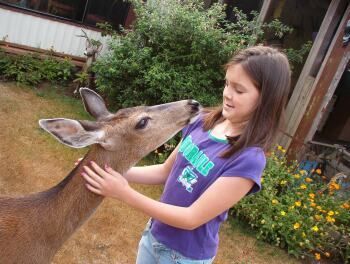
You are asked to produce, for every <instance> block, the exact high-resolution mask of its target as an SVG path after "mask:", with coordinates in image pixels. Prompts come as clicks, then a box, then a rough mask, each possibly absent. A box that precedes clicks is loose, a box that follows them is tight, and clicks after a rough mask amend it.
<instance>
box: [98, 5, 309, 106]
mask: <svg viewBox="0 0 350 264" xmlns="http://www.w3.org/2000/svg"><path fill="white" fill-rule="evenodd" d="M142 2H143V1H133V5H134V8H135V12H136V17H137V19H136V21H135V24H134V26H133V28H132V30H122V34H119V35H117V34H113V33H112V40H111V41H110V43H109V51H110V52H109V53H108V54H107V55H105V56H103V57H102V58H100V59H99V60H98V61H97V63H96V64H95V66H94V71H95V72H96V75H97V86H98V87H99V89H100V90H101V91H103V92H104V93H105V94H106V95H107V96H108V98H109V99H110V101H111V102H112V103H113V104H115V105H116V106H117V107H129V106H135V105H140V104H146V105H153V104H158V103H164V102H169V101H176V100H180V99H187V98H194V99H196V100H198V101H199V102H200V103H201V104H202V105H205V106H213V105H217V104H219V103H220V102H221V97H222V88H223V79H224V71H223V65H224V64H225V63H226V62H227V61H228V59H229V58H230V57H231V56H232V55H233V54H234V53H235V52H236V51H237V50H239V49H242V48H244V47H247V46H248V45H252V44H255V43H262V42H263V37H264V32H265V31H269V32H271V31H272V32H274V34H275V37H276V38H281V37H282V36H283V35H284V34H286V33H288V32H291V28H289V27H287V26H285V25H282V24H281V23H280V22H279V21H278V20H274V21H272V22H270V23H269V24H261V23H259V22H258V14H257V13H254V14H253V19H252V20H248V19H247V16H246V15H245V14H243V13H242V12H240V11H239V10H237V9H235V11H234V12H235V16H236V18H237V22H235V23H231V22H227V21H225V12H224V8H225V6H224V5H222V4H213V5H212V6H211V7H210V8H209V9H205V8H204V7H203V1H199V0H187V1H170V0H164V1H160V2H159V1H158V2H157V1H148V3H147V4H144V3H142ZM106 28H107V31H108V32H109V34H111V32H110V30H108V27H105V29H106ZM293 51H294V52H293ZM307 52H308V46H306V48H305V47H303V48H301V49H300V50H299V51H295V50H289V51H288V54H290V55H291V56H290V57H291V59H293V61H295V62H297V60H300V57H303V55H304V54H305V53H307Z"/></svg>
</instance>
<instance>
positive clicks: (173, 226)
mask: <svg viewBox="0 0 350 264" xmlns="http://www.w3.org/2000/svg"><path fill="white" fill-rule="evenodd" d="M225 69H226V77H225V80H226V83H225V88H224V91H223V102H222V106H220V107H217V108H215V109H210V110H205V111H203V113H202V114H201V116H200V118H199V119H198V120H197V121H196V122H194V123H193V124H190V125H189V126H188V127H186V128H185V129H184V130H183V134H182V140H181V142H180V144H179V145H178V146H177V147H176V148H175V150H174V151H173V152H172V153H171V155H170V156H169V158H168V159H167V160H166V161H165V162H164V163H163V164H159V165H153V166H147V167H133V168H131V169H130V170H129V171H128V172H127V173H126V175H124V176H121V175H120V174H119V173H118V172H116V171H114V170H113V169H111V168H109V167H108V166H106V167H105V168H104V169H102V168H100V167H99V166H98V165H96V163H94V162H92V163H91V167H87V166H86V167H84V168H85V173H83V177H84V179H85V180H86V181H87V188H88V189H89V190H90V191H92V192H94V193H96V194H100V195H104V196H106V197H112V198H115V199H119V200H121V201H124V202H125V203H127V204H129V205H130V206H132V207H134V208H136V209H138V210H141V211H142V212H144V213H145V214H147V215H149V216H150V217H151V221H150V222H149V224H148V225H147V228H146V230H145V232H144V234H143V236H142V238H141V241H140V243H139V249H138V255H137V263H138V264H151V263H212V262H213V259H214V257H215V255H216V253H217V249H218V243H219V237H218V233H219V227H220V224H221V223H222V222H223V221H224V220H226V218H227V211H228V209H229V208H230V207H232V206H233V205H234V204H236V203H237V202H238V201H239V200H240V199H242V198H243V197H244V196H246V195H248V194H252V193H255V192H257V191H259V190H260V188H261V185H260V182H261V181H260V180H261V174H262V172H263V170H264V167H265V155H264V152H265V151H267V150H268V149H269V147H270V146H271V144H272V142H273V140H274V138H275V136H276V133H277V131H278V129H279V126H280V122H281V119H282V117H283V113H284V107H285V104H286V100H287V96H288V90H289V85H290V68H289V63H288V60H287V58H286V56H285V55H284V54H282V53H280V52H279V51H277V50H276V49H273V48H270V47H263V46H256V47H250V48H247V49H245V50H242V51H240V52H238V53H237V54H236V55H235V56H234V57H233V58H232V59H231V60H230V61H229V62H228V63H227V64H226V66H225ZM128 182H134V183H142V184H165V186H164V192H163V194H162V196H161V199H160V201H156V200H153V199H151V198H149V197H147V196H144V195H143V194H141V193H138V192H137V191H135V190H134V189H132V188H131V187H130V186H129V184H128Z"/></svg>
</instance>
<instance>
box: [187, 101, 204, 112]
mask: <svg viewBox="0 0 350 264" xmlns="http://www.w3.org/2000/svg"><path fill="white" fill-rule="evenodd" d="M188 104H189V105H190V106H191V108H192V111H194V112H198V111H199V110H200V108H201V105H200V103H198V102H197V101H196V100H188Z"/></svg>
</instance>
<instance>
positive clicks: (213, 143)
mask: <svg viewBox="0 0 350 264" xmlns="http://www.w3.org/2000/svg"><path fill="white" fill-rule="evenodd" d="M202 125H203V121H202V118H200V119H198V120H197V121H196V122H194V123H193V124H191V125H189V126H187V127H186V128H185V129H184V130H183V135H182V137H183V140H182V143H181V145H180V148H179V151H178V154H177V157H176V160H175V163H174V165H173V167H172V170H171V172H170V175H169V177H168V179H167V181H166V183H165V187H164V192H163V194H162V197H161V201H162V202H163V203H167V204H171V205H177V206H182V207H189V206H190V205H191V204H192V203H193V202H194V201H196V200H197V199H198V198H199V197H200V196H201V195H202V193H204V192H205V190H206V189H207V188H208V187H209V186H210V185H211V184H213V183H214V182H215V181H216V179H218V178H219V177H235V176H239V177H244V178H248V179H251V180H253V181H254V182H255V184H254V186H253V187H252V189H251V190H250V192H249V194H250V193H254V192H257V191H259V190H260V188H261V185H260V182H261V175H262V172H263V170H264V168H265V163H266V160H265V155H264V152H263V150H262V149H261V148H259V147H248V148H245V149H244V150H242V151H241V152H240V153H238V154H235V155H233V156H232V157H230V158H228V159H227V158H220V157H219V156H220V154H221V153H222V152H223V151H224V150H226V149H228V148H229V147H230V145H229V143H228V141H227V140H223V139H218V138H215V137H214V136H213V135H211V134H210V131H204V130H203V128H202ZM233 191H234V190H233ZM218 199H220V197H218ZM226 218H227V211H225V212H223V213H222V214H220V215H218V216H217V217H215V218H214V219H212V220H210V221H209V222H207V223H206V224H203V225H201V226H199V227H198V228H196V229H194V230H184V229H180V228H176V227H172V226H169V225H167V224H164V223H162V222H160V221H158V220H156V219H153V222H152V227H151V232H152V234H153V236H154V237H155V238H156V239H157V240H158V241H159V242H161V243H163V244H164V245H166V246H167V247H169V248H171V249H173V250H175V251H178V252H179V253H180V254H182V255H184V256H185V257H188V258H191V259H195V260H205V259H209V258H212V257H214V256H215V255H216V252H217V248H218V244H219V236H218V233H219V227H220V224H221V222H223V221H225V220H226Z"/></svg>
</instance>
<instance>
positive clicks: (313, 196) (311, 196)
mask: <svg viewBox="0 0 350 264" xmlns="http://www.w3.org/2000/svg"><path fill="white" fill-rule="evenodd" d="M306 179H308V178H306ZM309 197H310V198H311V199H314V198H315V194H314V193H309Z"/></svg>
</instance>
